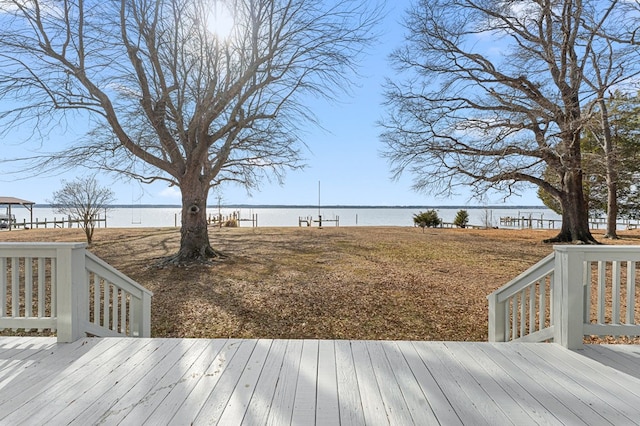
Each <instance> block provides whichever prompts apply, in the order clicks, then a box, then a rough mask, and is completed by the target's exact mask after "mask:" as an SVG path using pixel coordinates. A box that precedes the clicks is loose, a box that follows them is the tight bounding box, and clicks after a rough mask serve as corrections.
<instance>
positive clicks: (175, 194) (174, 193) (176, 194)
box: [158, 186, 182, 200]
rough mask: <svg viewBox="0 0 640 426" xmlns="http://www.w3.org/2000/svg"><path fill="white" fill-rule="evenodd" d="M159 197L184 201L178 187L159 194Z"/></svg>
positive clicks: (168, 188) (170, 187) (164, 190)
mask: <svg viewBox="0 0 640 426" xmlns="http://www.w3.org/2000/svg"><path fill="white" fill-rule="evenodd" d="M158 196H159V197H163V198H170V199H172V200H180V199H182V193H181V192H180V189H179V188H178V187H176V186H169V187H167V188H165V189H163V190H162V191H160V192H159V193H158Z"/></svg>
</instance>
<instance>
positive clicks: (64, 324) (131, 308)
mask: <svg viewBox="0 0 640 426" xmlns="http://www.w3.org/2000/svg"><path fill="white" fill-rule="evenodd" d="M151 296H152V293H151V292H150V291H149V290H147V289H145V288H144V287H142V286H141V285H140V284H138V283H136V282H135V281H133V280H131V279H130V278H128V277H127V276H126V275H124V274H122V273H121V272H119V271H118V270H116V269H115V268H113V267H111V266H110V265H108V264H107V263H106V262H104V261H102V260H101V259H99V258H98V257H97V256H95V255H93V254H92V253H90V252H89V251H87V249H86V244H84V243H0V328H11V329H25V330H34V329H35V330H44V329H50V330H52V331H55V332H56V333H57V336H58V341H59V342H72V341H74V340H77V339H79V338H81V337H83V336H86V335H94V336H140V337H149V336H150V334H151V325H150V318H151Z"/></svg>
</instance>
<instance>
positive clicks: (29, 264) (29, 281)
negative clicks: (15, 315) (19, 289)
mask: <svg viewBox="0 0 640 426" xmlns="http://www.w3.org/2000/svg"><path fill="white" fill-rule="evenodd" d="M32 306H33V260H32V259H31V258H30V257H25V258H24V316H25V317H32V316H33V315H32V313H31V312H32Z"/></svg>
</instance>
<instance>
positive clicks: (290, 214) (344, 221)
mask: <svg viewBox="0 0 640 426" xmlns="http://www.w3.org/2000/svg"><path fill="white" fill-rule="evenodd" d="M432 208H433V209H435V210H436V211H437V212H438V216H439V217H440V218H441V219H442V220H443V221H444V222H445V223H451V222H453V220H454V218H455V216H456V213H457V212H458V211H459V210H461V209H462V208H461V207H428V206H427V207H336V206H333V207H332V206H328V207H320V208H318V207H289V206H282V207H251V206H242V207H220V208H218V207H217V206H215V207H214V206H210V207H208V209H207V213H208V214H209V215H217V214H222V215H223V216H227V215H230V214H233V213H234V212H235V213H238V214H239V216H240V219H241V221H240V226H242V227H251V226H252V223H253V222H252V219H253V220H257V226H260V227H268V226H278V227H280V226H299V224H300V220H301V219H303V220H309V219H310V220H311V222H312V226H317V225H318V223H317V220H318V216H319V215H321V216H322V220H323V226H335V225H339V226H413V215H414V214H416V213H419V212H421V211H426V210H429V209H432ZM463 208H464V209H465V210H467V212H468V213H469V225H476V226H491V227H518V226H509V225H506V224H505V223H503V224H501V223H500V218H507V217H509V218H520V219H522V218H524V219H533V220H534V221H535V220H543V221H545V222H546V221H548V220H558V221H559V220H560V216H559V215H557V214H556V213H554V212H553V211H551V210H549V209H547V208H544V207H520V208H512V207H509V208H501V207H463ZM12 213H13V214H14V215H15V218H16V222H17V223H19V224H20V223H24V222H25V221H26V222H29V221H30V220H31V219H30V213H29V211H28V210H27V209H24V208H18V207H15V208H14V209H13V210H12ZM54 219H55V220H61V219H63V215H61V214H59V213H54V211H53V210H52V209H51V208H49V207H37V206H35V207H34V208H33V220H34V222H36V221H37V222H44V221H45V220H46V221H48V222H52V221H53V220H54ZM179 225H180V207H179V206H171V207H166V206H163V207H153V206H134V207H115V208H111V209H109V210H108V211H107V226H108V227H110V228H113V227H118V228H119V227H165V226H179ZM303 225H304V222H303ZM545 225H546V224H545ZM50 226H51V227H53V226H52V225H50ZM101 226H102V224H101ZM305 226H306V225H305Z"/></svg>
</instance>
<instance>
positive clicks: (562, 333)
mask: <svg viewBox="0 0 640 426" xmlns="http://www.w3.org/2000/svg"><path fill="white" fill-rule="evenodd" d="M639 266H640V246H604V245H603V246H554V252H553V253H552V254H550V255H549V256H547V257H546V258H544V259H543V260H542V261H540V262H538V263H537V264H536V265H534V266H532V267H531V268H530V269H529V270H527V271H526V272H524V273H523V274H521V275H520V276H518V277H517V278H515V279H514V280H512V281H511V282H509V283H507V284H506V285H504V286H503V287H501V288H500V289H498V290H496V291H495V292H493V293H492V294H490V295H489V296H488V299H489V340H490V341H495V342H507V341H515V340H519V341H529V342H542V341H554V342H557V343H560V344H562V345H563V346H565V347H568V348H580V347H581V346H582V344H583V340H584V336H590V335H595V336H640V322H639V321H638V320H639V318H640V315H639V314H637V313H636V309H637V308H638V307H640V303H638V300H637V299H638V297H640V295H639V294H638V291H637V290H636V287H637V284H636V283H637V279H638V273H637V268H638V267H639Z"/></svg>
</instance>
